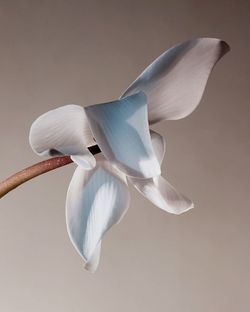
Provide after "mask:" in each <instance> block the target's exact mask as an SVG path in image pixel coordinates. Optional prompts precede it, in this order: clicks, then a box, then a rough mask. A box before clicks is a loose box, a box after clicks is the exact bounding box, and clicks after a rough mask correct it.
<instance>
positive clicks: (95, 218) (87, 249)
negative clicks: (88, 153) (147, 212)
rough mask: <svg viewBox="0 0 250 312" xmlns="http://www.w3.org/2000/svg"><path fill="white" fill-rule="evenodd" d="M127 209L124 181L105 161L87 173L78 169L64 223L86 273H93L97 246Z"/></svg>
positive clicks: (69, 190) (71, 188) (68, 194)
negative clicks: (87, 271)
mask: <svg viewBox="0 0 250 312" xmlns="http://www.w3.org/2000/svg"><path fill="white" fill-rule="evenodd" d="M99 158H101V157H99ZM128 205H129V191H128V187H127V183H126V177H125V175H124V174H123V173H121V172H120V171H118V170H117V169H115V168H114V167H112V165H111V164H110V163H108V161H106V160H100V161H98V162H97V165H96V167H95V168H94V169H92V170H89V171H85V170H83V169H82V168H81V167H80V166H79V167H77V169H76V171H75V173H74V175H73V178H72V180H71V182H70V185H69V189H68V193H67V199H66V223H67V230H68V234H69V236H70V239H71V241H72V243H73V245H74V246H75V248H76V250H77V251H78V253H79V254H80V255H81V256H82V257H83V259H84V260H85V261H86V262H87V264H86V265H87V269H90V270H91V271H94V270H95V269H96V266H97V264H98V261H99V260H98V259H99V252H100V250H99V249H98V248H100V242H101V240H102V239H103V236H104V234H105V233H106V232H107V231H108V230H109V229H110V228H111V227H112V226H113V225H114V224H116V223H118V222H119V221H120V220H121V219H122V217H123V216H124V214H125V213H126V211H127V208H128Z"/></svg>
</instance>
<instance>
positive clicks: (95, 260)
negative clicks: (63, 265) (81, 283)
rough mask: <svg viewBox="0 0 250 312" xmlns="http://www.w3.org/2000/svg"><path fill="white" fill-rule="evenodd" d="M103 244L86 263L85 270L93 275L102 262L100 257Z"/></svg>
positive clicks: (98, 246)
mask: <svg viewBox="0 0 250 312" xmlns="http://www.w3.org/2000/svg"><path fill="white" fill-rule="evenodd" d="M101 244H102V242H101V241H100V242H99V243H98V245H97V247H96V249H95V251H94V252H93V254H92V257H91V258H90V259H89V260H88V262H86V264H85V266H84V268H85V269H86V270H88V271H90V272H92V273H94V272H95V271H96V270H97V268H98V265H99V262H100V256H101Z"/></svg>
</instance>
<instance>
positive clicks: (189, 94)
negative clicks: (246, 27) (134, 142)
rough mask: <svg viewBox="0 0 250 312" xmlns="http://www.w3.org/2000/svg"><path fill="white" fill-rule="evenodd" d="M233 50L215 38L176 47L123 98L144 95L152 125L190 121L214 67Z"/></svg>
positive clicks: (126, 92) (146, 72)
mask: <svg viewBox="0 0 250 312" xmlns="http://www.w3.org/2000/svg"><path fill="white" fill-rule="evenodd" d="M229 49H230V48H229V46H228V45H227V43H225V42H224V41H221V40H219V39H215V38H198V39H193V40H189V41H186V42H184V43H182V44H179V45H177V46H174V47H173V48H171V49H169V50H167V51H166V52H165V53H163V54H162V55H161V56H160V57H158V58H157V59H156V60H155V61H154V62H153V63H152V64H151V65H149V66H148V67H147V68H146V69H145V70H144V71H143V72H142V74H141V75H140V76H139V77H138V78H137V79H136V80H135V81H134V82H133V83H132V84H131V85H130V86H129V88H128V89H127V90H126V91H125V93H124V94H123V95H122V97H124V96H128V95H131V94H134V93H136V92H139V91H143V92H144V93H145V94H146V95H147V99H148V113H149V123H150V124H154V123H157V122H159V121H162V120H165V119H168V120H171V119H172V120H175V119H180V118H183V117H186V116H187V115H189V114H190V113H192V111H193V110H194V109H195V108H196V107H197V105H198V104H199V102H200V100H201V97H202V94H203V91H204V89H205V86H206V83H207V80H208V77H209V75H210V72H211V70H212V69H213V67H214V65H215V64H216V63H217V61H218V60H219V59H220V58H221V57H222V56H223V55H224V54H225V53H226V52H228V51H229Z"/></svg>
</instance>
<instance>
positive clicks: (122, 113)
mask: <svg viewBox="0 0 250 312" xmlns="http://www.w3.org/2000/svg"><path fill="white" fill-rule="evenodd" d="M85 111H86V115H87V117H88V120H89V124H90V127H91V130H92V132H93V135H94V137H95V139H96V141H97V143H98V146H99V147H100V149H101V151H102V152H103V154H104V156H105V157H106V158H107V159H108V160H110V161H111V162H112V164H113V165H116V166H117V167H118V168H119V169H120V170H121V171H123V172H124V173H126V174H127V175H129V176H135V177H139V178H150V177H153V176H156V175H159V174H160V166H159V163H158V161H157V158H156V156H155V154H154V150H153V147H152V143H151V139H150V134H149V126H148V112H147V103H146V97H145V95H144V94H143V93H142V92H140V93H138V94H134V95H132V96H129V97H127V98H124V99H122V100H117V101H114V102H110V103H105V104H98V105H93V106H89V107H85Z"/></svg>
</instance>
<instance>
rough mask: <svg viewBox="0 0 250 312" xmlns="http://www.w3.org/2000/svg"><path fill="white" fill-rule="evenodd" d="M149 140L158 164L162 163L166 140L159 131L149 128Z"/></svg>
mask: <svg viewBox="0 0 250 312" xmlns="http://www.w3.org/2000/svg"><path fill="white" fill-rule="evenodd" d="M150 136H151V142H152V145H153V149H154V152H155V155H156V157H157V160H158V162H159V164H160V165H161V164H162V161H163V158H164V155H165V152H166V140H165V138H164V137H163V136H162V135H160V134H159V133H157V132H155V131H153V130H150Z"/></svg>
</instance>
